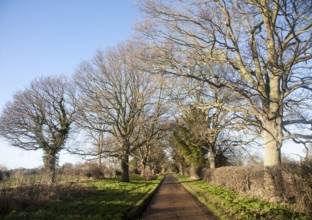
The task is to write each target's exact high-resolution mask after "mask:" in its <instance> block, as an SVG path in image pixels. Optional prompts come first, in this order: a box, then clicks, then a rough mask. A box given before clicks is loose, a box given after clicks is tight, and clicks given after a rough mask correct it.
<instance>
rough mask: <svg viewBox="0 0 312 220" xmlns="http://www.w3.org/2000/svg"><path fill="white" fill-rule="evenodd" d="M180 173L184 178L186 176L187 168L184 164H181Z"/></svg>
mask: <svg viewBox="0 0 312 220" xmlns="http://www.w3.org/2000/svg"><path fill="white" fill-rule="evenodd" d="M179 172H180V175H182V176H184V175H185V167H184V164H183V163H182V162H180V163H179Z"/></svg>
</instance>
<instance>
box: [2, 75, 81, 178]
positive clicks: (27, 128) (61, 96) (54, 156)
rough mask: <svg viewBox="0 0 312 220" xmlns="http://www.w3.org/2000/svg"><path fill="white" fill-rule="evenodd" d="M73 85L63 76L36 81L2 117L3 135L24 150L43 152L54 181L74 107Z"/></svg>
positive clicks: (45, 163)
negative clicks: (39, 150)
mask: <svg viewBox="0 0 312 220" xmlns="http://www.w3.org/2000/svg"><path fill="white" fill-rule="evenodd" d="M71 89H72V87H71V85H70V84H69V83H68V82H67V81H66V80H64V79H63V78H61V77H44V78H39V79H37V80H34V81H33V82H32V83H31V85H30V87H29V88H27V89H25V90H23V91H21V92H18V93H16V94H15V96H14V99H13V101H12V102H9V103H7V105H6V106H5V108H4V110H3V112H2V114H1V117H0V135H1V136H3V137H5V138H6V139H7V140H8V141H9V142H10V143H11V144H12V145H13V146H16V147H19V148H22V149H24V150H38V149H42V150H43V152H44V156H43V161H44V166H45V168H46V169H47V171H48V174H49V177H50V181H51V182H52V183H54V182H55V166H56V164H57V161H58V155H59V152H60V151H61V150H62V149H63V148H64V145H65V142H66V139H67V136H68V134H69V130H70V126H71V124H72V122H73V120H74V113H75V108H74V106H72V105H71V104H70V103H71V95H72V94H73V93H72V91H71Z"/></svg>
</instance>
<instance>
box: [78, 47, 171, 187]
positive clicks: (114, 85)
mask: <svg viewBox="0 0 312 220" xmlns="http://www.w3.org/2000/svg"><path fill="white" fill-rule="evenodd" d="M139 52H140V48H138V47H137V46H135V44H134V43H131V42H128V43H124V44H120V45H119V46H118V47H116V48H114V49H111V50H109V51H107V53H105V54H103V53H102V52H98V53H97V54H96V56H95V58H94V59H93V60H92V61H91V62H85V63H83V64H82V65H81V67H80V69H79V71H78V73H77V74H76V76H75V79H76V84H77V85H78V87H79V88H80V89H81V90H83V91H84V94H83V96H82V97H81V98H82V99H81V100H82V103H84V105H85V108H84V109H86V110H87V111H89V113H88V114H89V115H92V116H93V117H94V118H95V121H98V122H100V123H102V124H105V125H106V126H107V128H106V129H105V132H108V133H110V134H111V135H113V136H114V137H115V138H116V140H117V142H118V147H119V151H118V152H116V153H117V154H118V156H119V158H120V160H121V169H122V176H121V180H122V181H124V182H128V181H129V156H130V155H131V154H132V152H133V151H134V150H135V149H137V148H139V147H141V146H143V145H144V144H145V143H146V142H147V141H148V140H150V139H153V137H154V136H155V135H157V133H158V130H155V131H153V132H151V133H149V134H148V135H149V136H147V137H145V138H143V139H142V138H141V136H140V135H141V134H140V133H141V131H142V130H143V128H144V125H146V124H155V123H158V122H159V118H160V117H161V116H162V115H163V114H164V113H165V108H163V107H162V106H161V105H160V104H159V103H160V101H161V99H160V97H161V96H162V93H161V91H160V88H161V86H160V83H161V81H159V80H157V77H156V76H153V75H150V74H148V73H146V72H144V71H142V70H140V69H141V68H139V67H140V65H144V64H143V63H140V61H139V60H137V59H136V56H135V54H136V53H139ZM92 109H97V113H96V114H94V110H92ZM98 122H96V123H98Z"/></svg>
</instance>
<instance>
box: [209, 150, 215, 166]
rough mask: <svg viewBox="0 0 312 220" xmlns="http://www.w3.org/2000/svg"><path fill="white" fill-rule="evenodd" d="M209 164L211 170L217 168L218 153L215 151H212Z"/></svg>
mask: <svg viewBox="0 0 312 220" xmlns="http://www.w3.org/2000/svg"><path fill="white" fill-rule="evenodd" d="M209 163H210V169H215V168H216V151H215V150H214V149H210V157H209Z"/></svg>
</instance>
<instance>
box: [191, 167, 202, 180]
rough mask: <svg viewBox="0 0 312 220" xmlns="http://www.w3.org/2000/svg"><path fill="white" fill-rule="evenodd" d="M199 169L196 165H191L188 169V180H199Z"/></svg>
mask: <svg viewBox="0 0 312 220" xmlns="http://www.w3.org/2000/svg"><path fill="white" fill-rule="evenodd" d="M199 171H200V168H199V165H198V164H195V163H192V164H191V167H190V178H191V179H199V178H200V173H199Z"/></svg>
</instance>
